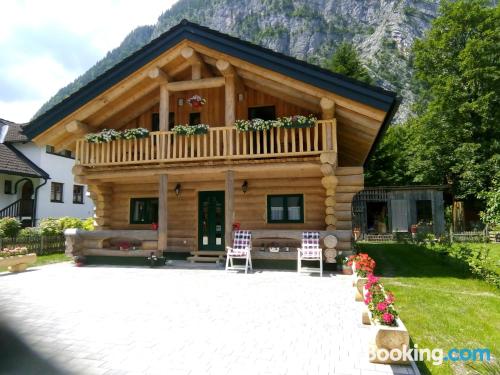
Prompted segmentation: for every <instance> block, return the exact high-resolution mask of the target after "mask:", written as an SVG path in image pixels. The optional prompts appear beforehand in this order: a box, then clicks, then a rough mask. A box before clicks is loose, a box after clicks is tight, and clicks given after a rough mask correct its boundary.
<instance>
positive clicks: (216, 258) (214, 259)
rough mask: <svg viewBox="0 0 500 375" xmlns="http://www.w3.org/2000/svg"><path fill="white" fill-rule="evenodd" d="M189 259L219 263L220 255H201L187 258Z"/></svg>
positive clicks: (192, 261) (191, 260)
mask: <svg viewBox="0 0 500 375" xmlns="http://www.w3.org/2000/svg"><path fill="white" fill-rule="evenodd" d="M187 260H188V261H190V262H191V263H195V262H203V263H219V262H220V257H208V256H205V257H199V256H192V257H188V258H187Z"/></svg>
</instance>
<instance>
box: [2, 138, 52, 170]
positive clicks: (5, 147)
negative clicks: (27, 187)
mask: <svg viewBox="0 0 500 375" xmlns="http://www.w3.org/2000/svg"><path fill="white" fill-rule="evenodd" d="M0 173H5V174H12V175H16V176H26V177H42V178H49V175H48V174H47V172H45V171H44V170H42V169H41V168H39V167H38V166H36V165H35V164H34V163H33V162H32V161H31V160H29V159H28V158H27V157H26V156H24V155H23V154H22V153H21V152H20V151H19V150H16V148H15V147H14V146H12V145H10V144H5V143H0Z"/></svg>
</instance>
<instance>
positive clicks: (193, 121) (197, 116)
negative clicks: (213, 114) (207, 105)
mask: <svg viewBox="0 0 500 375" xmlns="http://www.w3.org/2000/svg"><path fill="white" fill-rule="evenodd" d="M198 124H201V113H200V112H191V113H190V114H189V125H198Z"/></svg>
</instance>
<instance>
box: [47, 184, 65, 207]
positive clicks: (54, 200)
mask: <svg viewBox="0 0 500 375" xmlns="http://www.w3.org/2000/svg"><path fill="white" fill-rule="evenodd" d="M55 186H60V187H61V199H60V200H58V199H56V194H55V193H53V192H54V191H55V189H54V188H55ZM50 201H51V202H52V203H64V183H62V182H51V183H50Z"/></svg>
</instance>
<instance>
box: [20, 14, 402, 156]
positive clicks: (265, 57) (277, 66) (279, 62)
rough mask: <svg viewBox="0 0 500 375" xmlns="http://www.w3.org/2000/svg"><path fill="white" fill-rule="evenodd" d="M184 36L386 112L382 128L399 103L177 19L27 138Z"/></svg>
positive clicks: (34, 126)
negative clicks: (176, 21)
mask: <svg viewBox="0 0 500 375" xmlns="http://www.w3.org/2000/svg"><path fill="white" fill-rule="evenodd" d="M183 40H189V41H192V42H197V43H200V44H203V45H205V46H207V47H208V48H211V49H214V50H217V51H219V52H222V53H225V54H228V55H231V56H234V57H237V58H240V59H242V60H245V61H248V62H250V63H252V64H255V65H257V66H260V67H263V68H266V69H269V70H272V71H274V72H277V73H281V74H284V75H287V76H290V77H293V78H294V79H297V80H299V81H302V82H305V83H308V84H311V85H313V86H316V87H319V88H322V89H324V90H327V91H330V92H332V93H335V94H338V95H341V96H343V97H346V98H349V99H352V100H355V101H358V102H360V103H363V104H366V105H369V106H371V107H374V108H377V109H380V110H382V111H384V112H387V115H386V118H385V120H384V123H383V125H382V127H383V128H385V127H386V126H387V125H388V123H389V122H390V119H391V118H392V116H393V115H394V113H395V112H396V110H397V107H398V100H397V98H396V94H395V93H393V92H390V91H387V90H384V89H382V88H379V87H375V86H371V85H368V84H365V83H362V82H359V81H357V80H354V79H351V78H349V77H345V76H343V75H341V74H337V73H333V72H331V71H329V70H326V69H323V68H320V67H318V66H315V65H312V64H309V63H307V62H304V61H300V60H297V59H295V58H292V57H290V56H286V55H284V54H281V53H277V52H274V51H272V50H270V49H267V48H264V47H261V46H257V45H255V44H252V43H250V42H246V41H243V40H241V39H238V38H235V37H232V36H229V35H226V34H223V33H220V32H218V31H215V30H212V29H209V28H207V27H203V26H200V25H198V24H195V23H192V22H189V21H187V20H182V21H181V22H180V23H179V24H178V25H176V26H174V27H172V28H171V29H170V30H168V31H166V32H165V33H163V34H162V35H160V36H159V37H158V38H156V39H154V40H152V41H151V42H150V43H148V44H147V45H145V46H144V47H142V48H141V49H139V50H138V51H136V52H135V53H133V54H132V55H130V56H129V57H127V58H126V59H124V60H123V61H121V62H120V63H118V64H116V65H115V66H114V67H112V68H110V69H109V70H107V71H106V72H104V73H103V74H101V75H100V76H98V77H97V78H95V79H94V80H93V81H91V82H89V83H88V84H87V85H85V86H84V87H82V88H81V89H79V90H78V91H76V92H75V93H73V94H72V95H70V96H69V97H68V98H66V99H64V100H63V101H62V102H60V103H58V104H57V105H55V106H54V107H52V108H51V109H49V110H48V111H47V112H45V113H43V114H41V115H40V116H39V117H37V118H35V119H33V120H32V121H31V122H30V123H29V124H28V125H27V126H26V127H25V133H26V134H27V136H28V137H30V138H34V137H36V136H37V135H39V134H41V133H42V132H44V131H45V130H47V129H49V128H50V127H51V126H52V125H53V124H55V123H57V122H58V121H60V120H62V119H64V118H65V117H66V116H68V115H70V114H71V113H73V112H74V111H76V110H77V109H78V108H80V107H81V106H83V105H85V104H86V103H88V102H90V101H91V100H92V99H94V98H96V97H97V96H98V95H100V94H102V93H103V92H104V91H106V90H107V89H109V88H111V87H112V86H114V85H115V84H117V83H118V82H120V81H121V80H123V79H125V78H126V77H127V76H129V75H130V74H132V73H133V72H135V71H136V70H137V69H139V68H141V67H142V66H144V65H146V64H147V63H149V62H151V61H152V60H154V59H155V58H157V57H158V56H160V55H161V54H162V53H164V52H165V51H167V50H168V49H170V48H172V47H174V46H175V45H177V44H178V43H180V42H181V41H183ZM378 138H380V137H378ZM375 143H376V142H375ZM375 143H374V144H373V146H372V150H373V148H374V146H375Z"/></svg>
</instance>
